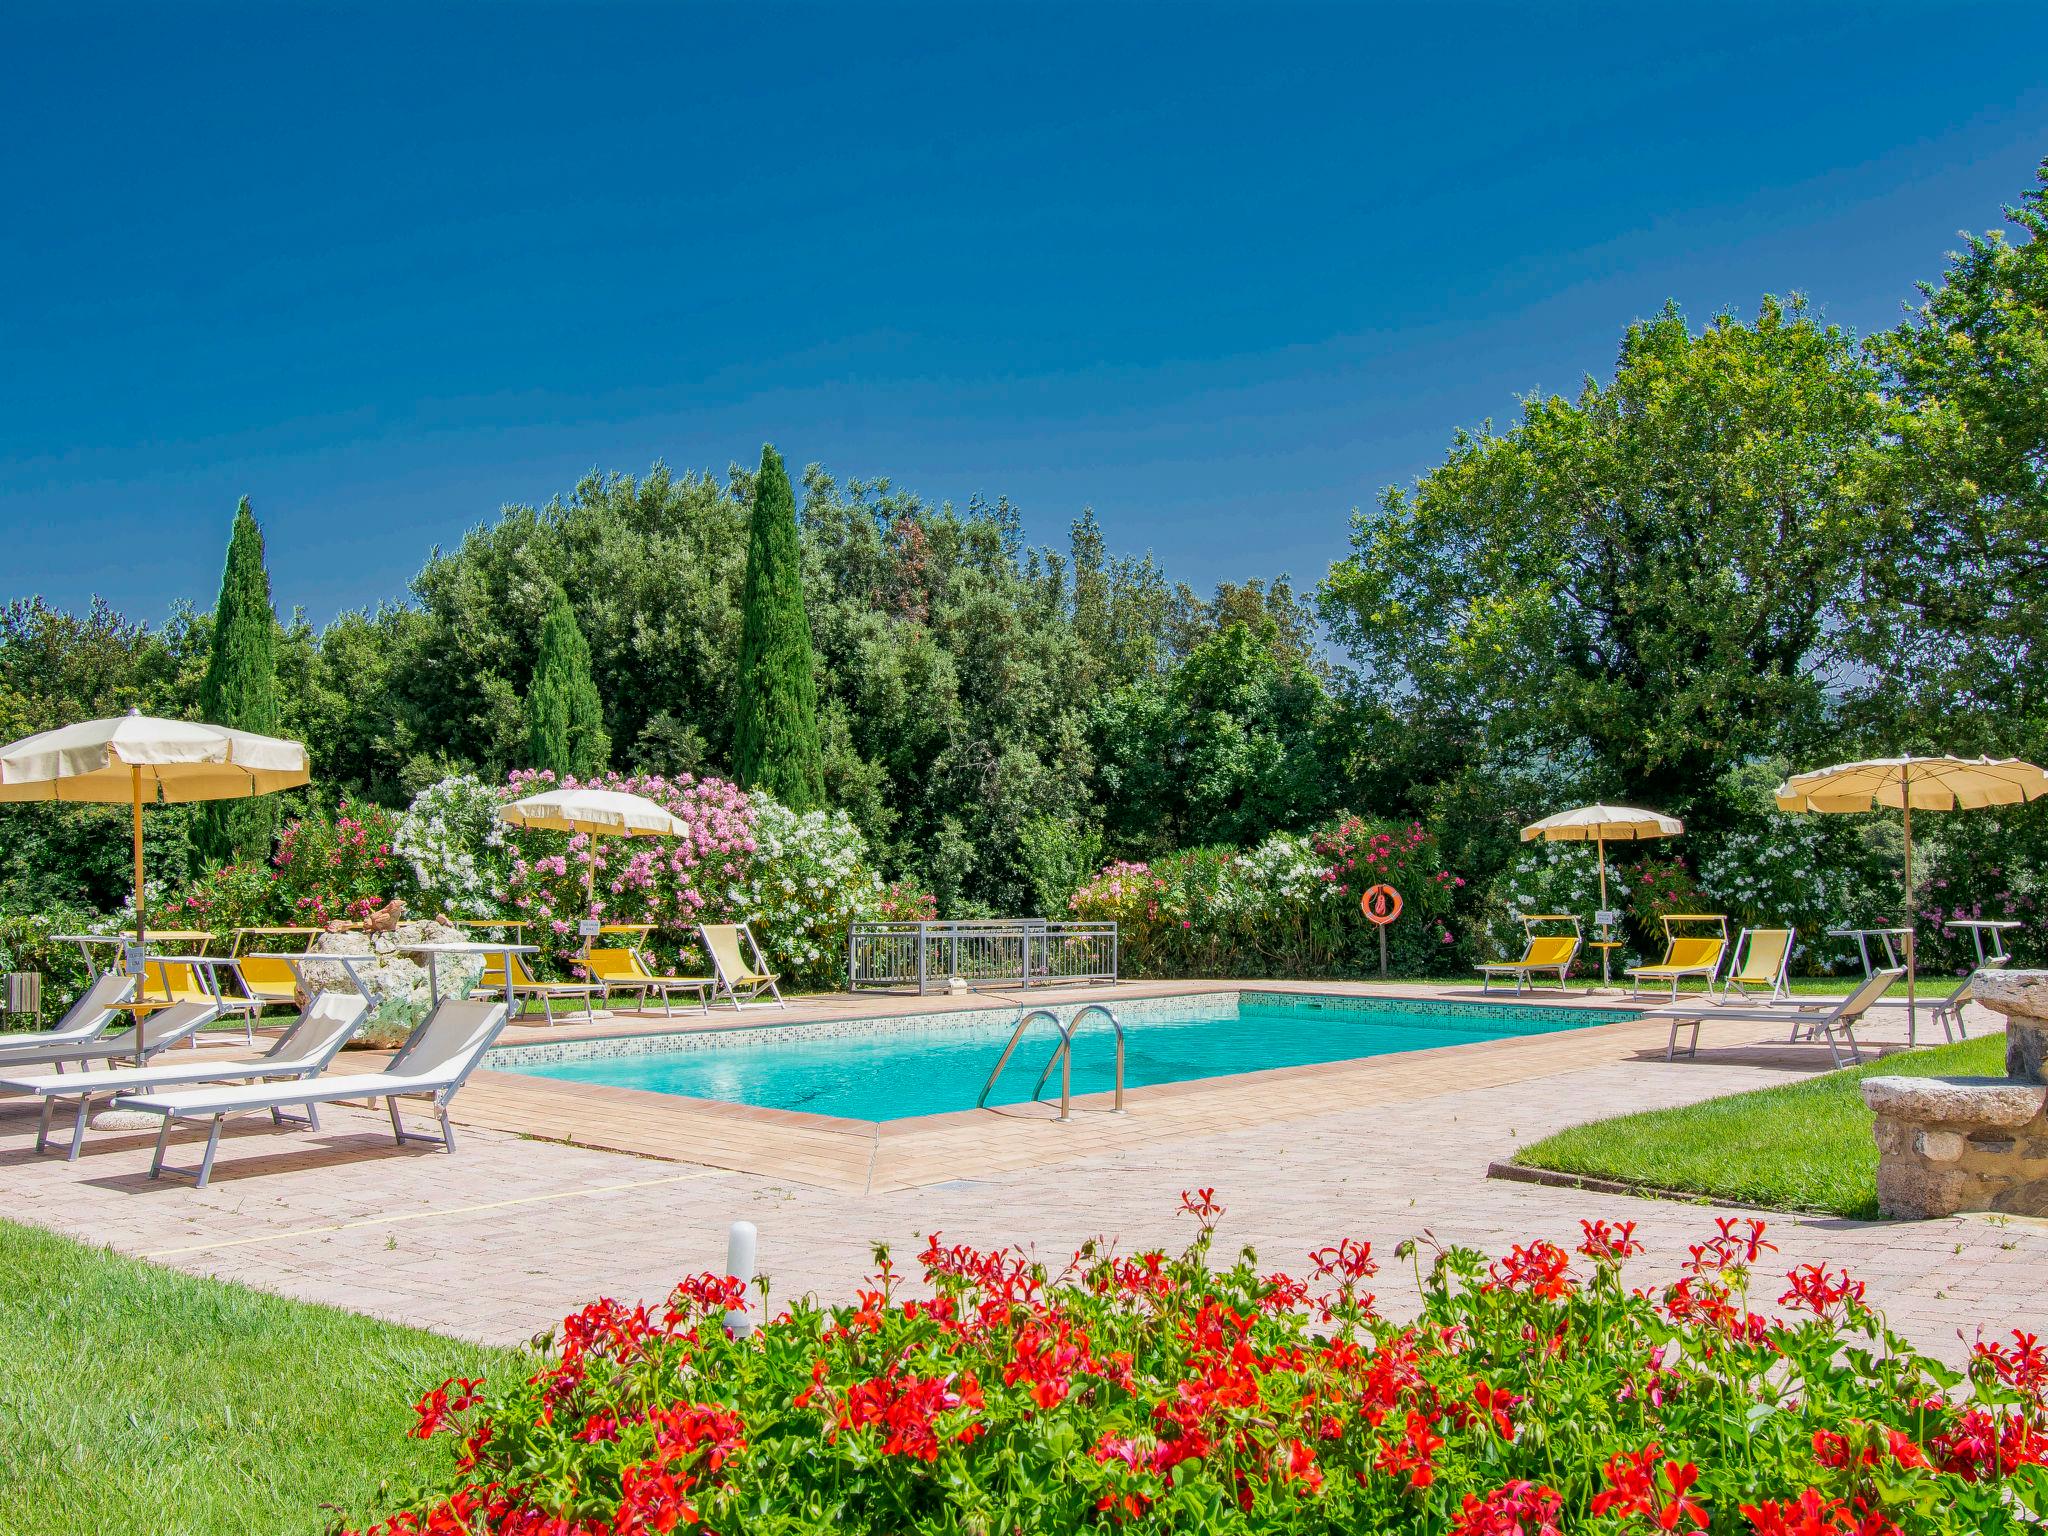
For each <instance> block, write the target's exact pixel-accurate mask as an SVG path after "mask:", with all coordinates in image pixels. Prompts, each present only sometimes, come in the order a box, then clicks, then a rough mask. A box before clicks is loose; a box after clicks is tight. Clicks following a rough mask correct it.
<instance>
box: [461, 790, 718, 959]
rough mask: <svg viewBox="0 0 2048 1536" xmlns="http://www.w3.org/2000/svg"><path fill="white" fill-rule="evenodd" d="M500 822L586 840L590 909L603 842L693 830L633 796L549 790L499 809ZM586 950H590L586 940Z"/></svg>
mask: <svg viewBox="0 0 2048 1536" xmlns="http://www.w3.org/2000/svg"><path fill="white" fill-rule="evenodd" d="M498 820H500V821H502V822H504V823H505V824H506V825H508V826H514V827H534V828H538V829H540V830H542V831H547V832H567V833H570V834H571V835H573V834H575V833H578V832H581V833H584V834H585V835H586V836H588V837H589V839H590V859H589V862H588V863H587V864H586V865H585V866H584V871H583V894H584V902H585V906H586V908H588V906H590V905H591V904H593V903H594V902H595V900H596V894H597V890H596V887H597V840H598V839H599V838H600V837H683V836H686V835H687V834H688V832H689V830H690V829H689V826H688V824H687V823H685V822H684V821H683V820H682V819H681V818H680V817H678V816H676V815H675V814H674V813H673V812H671V811H669V810H668V809H667V808H665V807H663V806H659V805H656V804H655V803H654V802H653V801H652V800H649V799H648V798H647V797H646V796H644V795H629V794H627V793H626V792H625V791H624V790H619V789H551V790H548V791H547V792H546V793H544V794H539V795H528V796H527V797H526V798H525V799H524V800H514V801H513V802H512V803H511V804H509V805H501V806H499V807H498ZM592 915H594V914H592ZM583 947H584V948H585V949H586V950H588V949H589V947H590V944H589V940H588V939H587V938H586V939H585V941H584V946H583Z"/></svg>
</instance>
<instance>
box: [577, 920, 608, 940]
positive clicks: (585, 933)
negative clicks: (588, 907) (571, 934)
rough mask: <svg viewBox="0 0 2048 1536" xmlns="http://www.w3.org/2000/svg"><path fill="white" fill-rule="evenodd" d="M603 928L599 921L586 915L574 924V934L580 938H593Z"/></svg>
mask: <svg viewBox="0 0 2048 1536" xmlns="http://www.w3.org/2000/svg"><path fill="white" fill-rule="evenodd" d="M603 929H604V924H602V923H600V922H599V921H598V920H597V919H596V918H594V917H586V918H585V919H583V921H582V922H580V923H578V924H577V925H576V936H577V937H578V938H581V939H594V938H596V937H597V936H598V934H599V933H600V932H602V931H603Z"/></svg>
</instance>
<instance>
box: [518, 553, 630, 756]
mask: <svg viewBox="0 0 2048 1536" xmlns="http://www.w3.org/2000/svg"><path fill="white" fill-rule="evenodd" d="M611 754H612V744H611V738H610V737H608V736H607V735H605V730H604V705H603V703H602V702H601V701H600V700H599V699H598V696H597V684H596V683H594V682H592V681H591V678H590V644H589V642H588V641H586V640H585V639H584V638H583V631H582V630H580V629H578V628H577V627H576V610H575V609H574V608H572V607H570V606H569V594H568V593H566V592H564V591H562V590H561V588H559V587H557V588H556V589H555V595H554V598H553V600H552V601H550V602H549V604H548V611H547V613H546V614H545V615H544V616H543V617H542V618H541V621H540V642H539V647H538V652H537V654H536V656H535V658H534V663H533V681H532V682H530V683H528V684H527V685H526V760H527V761H528V762H529V763H531V764H532V765H533V766H534V767H536V768H542V769H545V770H546V771H547V772H549V773H555V774H568V773H576V774H592V773H601V772H603V771H604V768H605V767H606V765H607V763H608V762H609V760H610V758H611Z"/></svg>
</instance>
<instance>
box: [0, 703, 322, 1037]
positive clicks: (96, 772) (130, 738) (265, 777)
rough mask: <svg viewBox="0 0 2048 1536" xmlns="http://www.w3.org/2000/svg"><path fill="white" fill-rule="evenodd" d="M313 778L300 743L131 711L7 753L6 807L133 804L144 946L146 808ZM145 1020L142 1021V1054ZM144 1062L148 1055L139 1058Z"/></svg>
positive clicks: (1, 773)
mask: <svg viewBox="0 0 2048 1536" xmlns="http://www.w3.org/2000/svg"><path fill="white" fill-rule="evenodd" d="M310 777H311V774H310V772H309V770H308V768H307V763H306V749H305V747H304V746H303V745H302V744H300V743H299V742H296V741H285V740H283V739H282V738H280V737H276V736H259V735H257V734H256V733H255V732H253V731H237V730H232V729H230V728H229V727H227V726H224V725H204V724H201V723H200V722H198V721H194V720H160V719H157V718H156V717H154V716H151V715H145V714H142V713H141V712H140V711H137V710H130V711H129V712H128V713H127V714H125V715H118V716H116V717H114V718H113V719H111V720H87V721H84V722H83V723H81V724H78V725H67V726H63V727H60V728H59V729H57V730H54V731H44V732H42V733H41V734H39V735H35V736H28V737H24V738H23V739H22V740H20V741H17V742H15V743H14V744H13V745H12V746H8V747H0V801H58V802H62V803H64V804H80V803H88V804H100V805H130V806H133V807H134V824H133V825H134V841H135V942H136V945H137V947H138V950H139V949H140V947H141V945H142V944H143V943H144V942H145V934H146V928H145V924H144V914H143V907H144V899H143V890H142V808H143V806H145V805H149V804H155V803H159V802H161V803H165V804H171V805H183V804H188V803H190V802H192V801H196V800H241V799H245V798H248V797H250V796H253V795H268V794H274V793H275V792H276V791H278V790H281V789H296V788H297V787H298V786H299V785H301V784H304V783H305V782H306V781H307V780H308V779H309V778H310ZM142 1039H143V1028H142V1017H141V1016H140V1015H139V1014H138V1015H137V1017H136V1022H135V1043H136V1047H137V1049H138V1051H139V1050H140V1048H141V1045H142ZM138 1059H139V1057H138Z"/></svg>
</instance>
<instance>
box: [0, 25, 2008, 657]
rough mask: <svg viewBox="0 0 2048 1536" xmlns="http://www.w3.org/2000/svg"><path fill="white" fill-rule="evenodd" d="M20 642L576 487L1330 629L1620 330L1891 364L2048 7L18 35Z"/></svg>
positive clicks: (8, 356)
mask: <svg viewBox="0 0 2048 1536" xmlns="http://www.w3.org/2000/svg"><path fill="white" fill-rule="evenodd" d="M5 39H6V41H5V45H4V47H0V143H5V144H6V145H7V146H8V148H7V150H6V152H5V154H4V156H0V188H4V193H5V205H4V206H5V209H6V215H5V217H4V218H0V364H4V366H0V531H4V534H5V538H6V577H5V581H4V584H0V594H4V595H5V596H9V597H12V596H21V595H25V594H27V593H31V592H40V593H42V594H44V595H45V596H46V597H47V598H49V600H51V601H52V602H56V603H60V604H68V605H75V604H81V603H83V602H84V601H86V600H87V599H88V598H89V597H90V596H91V594H93V593H95V592H97V593H101V594H104V595H105V596H106V597H107V598H109V599H110V600H111V601H113V602H114V603H115V604H116V605H117V606H119V607H121V608H123V609H124V610H127V611H128V612H130V613H131V614H133V615H135V616H137V617H144V618H149V619H152V620H154V619H160V618H161V617H162V616H163V615H164V613H165V612H166V611H167V610H168V608H169V607H170V605H171V604H172V603H173V602H174V601H176V600H178V599H181V598H182V599H187V600H190V601H193V602H195V603H197V604H199V605H201V606H205V605H207V604H210V603H211V601H212V598H213V593H214V591H215V589H216V586H217V584H218V580H219V569H220V561H221V556H222V550H223V547H224V544H225V540H226V534H227V524H228V519H229V516H230V515H231V513H232V511H233V508H234V503H235V499H236V498H237V497H238V496H239V495H242V494H245V493H246V494H248V495H249V496H250V497H251V498H252V499H253V502H254V504H255V507H256V510H257V513H258V515H259V517H261V518H262V520H263V522H264V525H265V529H266V534H267V538H268V542H269V551H270V560H271V570H272V578H273V583H274V586H275V590H276V596H277V599H278V602H279V605H280V607H281V608H283V609H289V608H291V607H292V606H294V605H299V606H303V607H304V608H305V609H306V610H307V611H308V613H309V614H310V615H311V616H313V617H314V618H315V619H325V618H327V617H329V616H331V615H332V614H333V613H334V612H335V611H337V610H338V609H340V608H343V607H347V606H356V605H362V604H368V603H374V602H375V601H377V600H378V599H380V598H386V597H392V596H397V595H399V594H400V593H401V592H402V591H403V589H404V586H405V584H406V582H407V580H408V579H409V578H410V577H411V575H412V574H413V572H414V571H415V570H416V569H417V568H418V566H419V564H420V562H421V561H422V559H423V558H424V557H425V555H426V554H427V552H428V550H429V548H430V547H431V546H432V545H433V544H435V543H436V542H439V543H442V544H453V543H454V542H456V541H457V540H458V539H459V538H460V537H461V535H462V533H463V531H464V530H465V529H466V528H468V527H470V526H472V525H474V524H476V523H478V522H481V521H484V520H487V519H488V518H490V517H491V516H493V515H494V514H495V511H496V509H497V508H498V507H499V506H500V505H501V504H503V503H505V502H508V501H543V500H545V499H546V498H547V497H548V495H549V494H550V493H552V492H555V491H557V490H566V489H567V488H568V487H569V486H571V485H572V484H573V483H574V482H575V480H576V479H577V477H578V476H579V475H580V474H581V473H582V472H583V471H585V470H587V469H590V468H607V469H624V470H636V471H637V470H640V469H644V468H645V467H646V466H647V465H648V464H649V463H651V462H652V461H654V460H655V459H657V458H659V459H662V460H665V461H666V462H668V463H669V464H671V465H673V466H677V467H697V468H708V469H712V470H720V471H722V470H723V469H724V467H725V466H726V464H727V463H728V462H730V461H732V460H736V459H737V460H742V461H748V462H751V461H752V460H753V459H754V458H755V457H756V456H757V455H758V453H759V450H760V445H761V443H762V441H763V440H773V441H774V442H775V443H776V444H777V445H778V446H779V447H780V448H781V449H782V451H783V453H784V455H785V457H786V458H788V459H789V460H790V461H792V463H804V462H810V461H819V462H822V463H824V464H826V465H827V466H828V467H830V468H831V469H832V470H834V471H835V472H836V473H838V474H840V475H842V476H863V477H871V476H877V475H887V476H889V477H890V478H892V479H893V480H894V481H895V482H896V483H897V484H898V485H900V486H904V487H908V488H912V489H915V490H917V491H919V492H921V493H923V494H924V495H926V496H928V497H930V498H933V499H935V500H936V499H944V498H952V499H955V500H962V501H964V500H965V499H966V498H967V497H968V496H970V495H972V494H974V493H975V492H981V493H983V494H985V495H988V496H991V497H993V496H995V495H997V494H1007V495H1008V496H1010V497H1011V499H1012V500H1013V501H1015V502H1017V503H1018V504H1019V505H1020V506H1021V507H1022V508H1023V510H1024V513H1025V517H1026V522H1027V527H1028V529H1029V531H1030V533H1031V535H1032V536H1033V537H1034V538H1036V539H1040V540H1047V541H1052V540H1063V539H1064V536H1065V530H1066V526H1067V524H1068V523H1069V521H1070V520H1071V519H1072V518H1073V517H1074V516H1075V515H1076V514H1077V513H1078V512H1079V511H1080V509H1081V508H1082V507H1083V506H1084V505H1091V504H1092V505H1093V506H1094V507H1095V508H1096V510H1097V512H1098V515H1099V516H1100V517H1101V518H1102V520H1103V523H1104V525H1105V528H1106V530H1107V532H1108V536H1109V539H1110V542H1111V545H1112V547H1114V548H1116V549H1119V550H1124V551H1132V552H1135V551H1141V550H1144V549H1147V548H1149V549H1152V550H1153V551H1155V552H1156V553H1157V554H1158V555H1159V556H1160V558H1161V559H1162V560H1163V561H1164V562H1165V563H1166V565H1167V567H1168V568H1169V570H1170V571H1171V572H1172V573H1173V574H1174V575H1176V576H1179V577H1182V578H1185V579H1187V580H1189V581H1191V582H1193V583H1195V584H1196V585H1197V586H1200V587H1204V588H1206V587H1207V586H1209V585H1212V584H1213V583H1214V582H1215V581H1217V580H1218V579H1220V578H1223V577H1240V576H1246V575H1271V574H1273V573H1274V572H1276V571H1282V570H1285V571H1290V572H1292V573H1293V575H1294V576H1295V578H1296V580H1297V581H1298V582H1301V583H1303V584H1312V583H1313V582H1314V580H1315V579H1317V578H1318V577H1319V576H1320V575H1321V574H1322V571H1323V569H1324V568H1325V566H1326V565H1327V564H1328V562H1329V561H1330V560H1331V559H1332V558H1334V557H1336V556H1337V555H1339V554H1341V553H1342V552H1343V549H1344V544H1345V528H1346V518H1347V515H1348V513H1349V511H1350V509H1351V508H1352V507H1353V506H1356V505H1359V504H1361V503H1369V502H1370V501H1371V500H1372V499H1373V497H1374V496H1375V494H1376V493H1377V491H1378V489H1379V487H1381V486H1382V485H1384V484H1386V483H1388V482H1390V481H1405V480H1407V479H1410V478H1412V477H1413V476H1414V475H1416V474H1417V473H1419V472H1421V471H1422V470H1424V469H1426V468H1428V467H1429V465H1430V464H1432V463H1433V462H1435V461H1436V460H1437V459H1438V458H1439V457H1440V456H1441V454H1442V451H1443V449H1444V446H1445V444H1446V443H1447V442H1448V440H1449V437H1450V433H1451V431H1452V429H1453V427H1455V426H1456V425H1458V424H1461V423H1462V424H1474V423H1477V422H1480V421H1482V420H1484V419H1485V418H1487V417H1489V416H1491V417H1493V418H1494V419H1496V420H1505V419H1507V418H1508V417H1510V416H1511V415H1512V414H1513V412H1514V409H1515V400H1516V397H1517V396H1518V395H1520V394H1522V393H1525V392H1528V391H1531V390H1538V389H1541V390H1546V391H1548V390H1566V391H1569V390H1571V389H1573V388H1575V387H1576V385H1577V383H1578V381H1579V379H1580V378H1581V377H1582V376H1583V375H1584V374H1585V373H1587V372H1589V371H1591V372H1595V373H1604V372H1605V371H1606V370H1607V369H1608V367H1609V366H1610V365H1611V362H1612V359H1613V356H1614V350H1615V344H1616V341H1617V338H1618V336H1619V334H1620V332H1621V329H1622V327H1623V326H1624V325H1625V324H1626V323H1627V322H1628V321H1629V320H1630V319H1631V318H1634V317H1637V316H1641V315H1644V314H1647V313H1649V312H1651V311H1653V310H1655V309H1656V308H1657V307H1658V306H1659V305H1660V304H1661V303H1662V302H1663V301H1664V300H1665V299H1666V298H1674V299H1677V300H1678V301H1679V302H1680V303H1681V304H1682V305H1683V306H1684V307H1685V308H1686V309H1687V310H1688V312H1689V313H1691V314H1692V315H1694V316H1695V317H1704V316H1706V315H1708V314H1710V313H1712V312H1713V311H1714V310H1716V309H1718V308H1722V307H1726V306H1734V307H1736V308H1738V309H1741V310H1744V311H1748V310H1750V309H1753V307H1754V304H1755V301H1756V299H1757V297H1758V295H1759V294H1761V293H1763V292H1766V291H1771V292H1780V293H1783V292H1787V291H1790V290H1794V289H1799V290H1804V291H1806V292H1807V293H1809V294H1810V295H1811V296H1812V297H1813V299H1814V300H1815V301H1816V302H1817V303H1818V304H1819V305H1820V306H1821V307H1822V308H1823V310H1824V312H1825V313H1826V314H1827V315H1828V316H1829V317H1830V318H1832V319H1834V320H1836V321H1839V322H1840V323H1842V324H1844V325H1846V326H1848V327H1850V328H1851V329H1853V330H1855V331H1857V332H1859V333H1867V332H1869V331H1871V330H1874V329H1877V328H1879V327H1882V326H1884V325H1886V324H1889V323H1891V322H1892V320H1893V319H1894V318H1895V317H1896V315H1897V313H1898V309H1899V305H1900V303H1901V302H1902V301H1903V300H1905V299H1907V298H1908V297H1910V295H1911V291H1912V289H1911V285H1912V283H1913V281H1914V280H1915V279H1916V278H1922V277H1931V276H1934V275H1935V274H1936V273H1938V271H1939V269H1940V263H1941V256H1942V253H1943V252H1944V251H1946V250H1948V249H1950V248H1951V247H1952V246H1953V245H1954V244H1955V235H1956V232H1957V231H1958V230H1959V229H1963V228H1980V229H1981V228H1986V227H1990V226H1992V225H1994V224H1996V223H1997V222H1998V215H1997V210H1998V207H1999V205H2000V204H2001V203H2004V202H2009V201H2012V200H2014V199H2015V198H2017V197H2018V196H2019V195H2020V194H2021V193H2022V192H2023V191H2025V189H2026V188H2027V187H2028V186H2029V185H2030V182H2031V177H2032V173H2033V167H2034V166H2035V164H2036V163H2037V162H2038V161H2039V160H2040V158H2041V157H2042V156H2043V155H2044V154H2048V71H2044V70H2043V69H2042V67H2041V61H2042V60H2043V59H2044V58H2048V6H2042V5H2038V4H2011V5H2002V6H1999V5H1983V6H1970V7H1951V8H1948V9H1943V8H1940V7H1935V6H1927V5H1894V6H1882V5H1879V6H1863V7H1860V8H1851V7H1847V6H1836V5H1828V6H1814V7H1810V8H1800V7H1773V8H1769V9H1754V10H1751V9H1743V8H1739V7H1728V6H1711V7H1710V6H1700V7H1698V8H1696V9H1692V10H1689V11H1679V10H1677V9H1659V8H1655V7H1640V6H1628V7H1616V8H1612V9H1603V8H1596V7H1573V6H1528V5H1517V6H1502V7H1490V6H1482V5H1462V6H1455V7H1453V6H1439V7H1422V6H1411V7H1403V8H1401V9H1398V10H1393V9H1389V10H1377V9H1373V8H1367V7H1340V6H1316V7H1309V8H1302V9H1287V10H1282V9H1274V8H1271V7H1260V8H1258V9H1255V10H1254V9H1250V8H1245V9H1221V8H1207V7H1201V6H1184V5H1171V4H1156V5H1128V6H1090V7H1085V8H1077V9H1061V8H1055V7H1052V6H1047V5H1030V6H1024V5H1018V6H1008V7H975V6H966V5H959V4H954V5H947V6H942V7H930V8H924V7H910V6H889V7H881V8H871V7H850V6H849V7H834V8H829V9H798V8H793V7H777V6H754V7H747V8H737V7H735V8H719V7H699V6H684V5H671V6H659V7H657V6H635V7H614V6H605V5H600V4H594V3H584V4H575V5H565V6H543V5H538V4H526V3H517V0H514V3H508V4H501V5H489V6H487V5H482V4H476V5H441V6H434V5H414V6H408V7H403V8H389V9H378V8H372V7H354V8H349V9H319V8H315V7H311V6H301V5H290V6H284V5H274V4H264V5H255V6H249V7H246V8H239V9H237V8H227V7H219V6H206V5H180V6H175V7H173V6H150V7H147V8H143V7H137V8H133V9H120V8H101V7H95V6H91V5H83V4H81V5H66V6H57V5H49V6H38V5H23V6H16V7H12V8H10V11H9V16H8V20H7V23H6V27H5Z"/></svg>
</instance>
